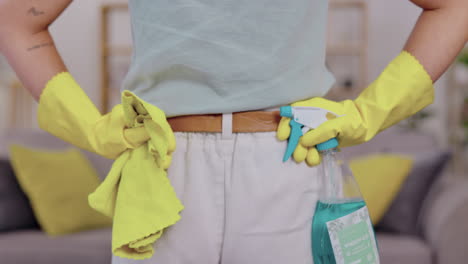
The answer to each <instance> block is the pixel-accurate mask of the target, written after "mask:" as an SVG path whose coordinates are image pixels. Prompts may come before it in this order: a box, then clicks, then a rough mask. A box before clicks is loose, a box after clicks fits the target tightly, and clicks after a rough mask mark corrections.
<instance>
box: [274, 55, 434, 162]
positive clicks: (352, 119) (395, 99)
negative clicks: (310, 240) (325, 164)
mask: <svg viewBox="0 0 468 264" xmlns="http://www.w3.org/2000/svg"><path fill="white" fill-rule="evenodd" d="M433 100H434V88H433V84H432V80H431V78H430V76H429V75H428V74H427V72H426V71H425V69H424V68H423V66H422V65H421V64H420V63H419V62H418V61H417V60H416V58H415V57H413V56H412V55H411V54H409V53H408V52H406V51H403V52H402V53H401V54H400V55H399V56H397V57H396V58H395V59H394V60H393V61H392V62H391V63H390V64H389V65H388V66H387V67H386V68H385V70H384V71H383V72H382V73H381V74H380V76H379V77H378V78H377V79H376V80H375V81H374V82H373V83H372V84H371V85H370V86H368V87H367V88H366V89H365V90H364V91H363V92H362V93H361V94H360V95H359V96H358V98H357V99H356V100H345V101H342V102H333V101H330V100H326V99H323V98H319V97H317V98H312V99H309V100H305V101H301V102H297V103H294V104H293V106H306V107H318V108H322V109H325V110H328V111H329V112H331V113H334V114H335V115H336V118H331V120H328V121H326V122H325V123H323V124H322V125H320V126H319V127H317V128H316V129H313V130H311V131H309V132H307V133H306V134H305V135H304V136H302V138H301V140H300V144H298V145H297V147H296V149H295V151H294V154H293V157H294V160H295V161H296V162H302V161H304V160H305V161H306V162H307V164H308V165H310V166H314V165H317V164H319V163H320V156H319V153H318V152H317V150H316V149H315V146H316V145H317V144H320V143H322V142H325V141H327V140H329V139H331V138H334V137H337V138H338V141H339V143H340V147H349V146H353V145H358V144H361V143H364V142H367V141H369V140H371V139H372V138H373V137H374V136H375V135H376V134H377V133H379V132H380V131H382V130H384V129H386V128H388V127H390V126H392V125H394V124H396V123H398V122H399V121H401V120H403V119H405V118H407V117H409V116H411V115H413V114H415V113H416V112H418V111H420V110H421V109H423V108H424V107H426V106H428V105H429V104H431V103H432V101H433ZM289 121H290V119H289V118H285V117H283V118H282V119H281V122H280V124H279V126H278V131H277V137H278V139H279V140H286V139H288V138H289V134H290V130H291V129H290V127H289Z"/></svg>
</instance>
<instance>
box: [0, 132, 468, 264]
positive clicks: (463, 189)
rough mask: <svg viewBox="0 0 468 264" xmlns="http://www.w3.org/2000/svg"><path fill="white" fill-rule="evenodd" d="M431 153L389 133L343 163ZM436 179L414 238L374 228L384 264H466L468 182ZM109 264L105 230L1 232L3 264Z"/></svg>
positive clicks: (415, 140) (412, 138)
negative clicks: (60, 233) (379, 155)
mask: <svg viewBox="0 0 468 264" xmlns="http://www.w3.org/2000/svg"><path fill="white" fill-rule="evenodd" d="M11 143H19V144H22V145H25V146H28V147H31V148H46V149H49V150H54V149H63V148H67V147H70V146H69V145H68V144H67V143H65V142H63V141H61V140H59V139H57V138H54V137H52V136H50V135H48V134H46V133H44V132H40V131H26V130H16V131H9V132H8V133H6V134H4V135H2V136H1V137H0V158H1V159H4V160H8V157H9V155H8V145H9V144H11ZM431 151H438V149H437V148H436V147H435V144H434V142H433V141H432V139H431V137H429V136H427V135H421V134H419V133H408V132H401V131H394V130H391V131H386V132H384V133H382V134H381V135H379V136H378V137H376V138H375V140H373V141H372V142H369V143H366V144H363V145H361V146H357V147H351V148H348V149H346V150H344V151H343V154H344V156H345V158H346V159H351V158H353V157H356V156H362V155H367V154H370V153H381V152H392V153H403V154H406V155H413V156H414V155H419V154H420V153H427V152H431ZM83 153H84V154H85V155H86V156H87V157H88V159H89V160H90V161H91V163H92V164H93V166H95V168H96V170H97V171H98V173H99V175H100V177H102V178H104V177H105V175H106V172H107V170H108V169H109V168H110V166H111V161H110V160H107V159H104V158H102V157H99V156H97V155H95V154H92V153H88V152H85V151H83ZM440 174H441V175H439V176H438V177H437V180H436V181H435V183H434V184H431V186H430V188H428V190H427V195H426V198H425V199H424V202H423V204H421V208H422V209H421V211H420V212H419V213H418V214H419V216H418V219H419V220H418V230H419V232H418V233H417V234H405V233H401V232H391V231H388V230H385V229H382V228H379V226H377V227H376V230H377V231H376V235H377V240H378V245H379V249H380V254H381V263H382V264H462V263H463V264H465V263H468V178H466V179H464V177H463V176H462V175H459V176H454V175H450V173H449V172H448V171H447V170H445V171H444V172H443V173H440ZM0 176H1V175H0ZM464 176H465V177H466V176H467V175H464ZM0 187H1V186H0ZM1 190H2V189H1V188H0V191H1ZM1 199H2V193H0V219H1V218H2V217H5V216H6V214H12V213H14V212H5V211H2V208H1V206H2V201H1ZM397 209H398V208H397ZM2 214H3V215H2ZM0 222H1V221H0ZM0 230H1V227H0ZM110 262H111V230H110V229H109V228H106V229H98V230H89V231H85V232H79V233H74V234H69V235H63V236H59V237H49V236H48V235H46V234H45V233H44V232H43V231H41V229H40V227H39V226H37V225H35V226H34V225H33V226H32V227H29V228H20V229H13V230H6V231H5V230H4V231H1V232H0V263H2V264H23V263H24V264H26V263H27V264H42V263H47V264H55V263H67V264H73V263H80V264H82V263H87V264H94V263H96V264H97V263H110ZM168 264H170V263H168ZM239 264H241V263H239Z"/></svg>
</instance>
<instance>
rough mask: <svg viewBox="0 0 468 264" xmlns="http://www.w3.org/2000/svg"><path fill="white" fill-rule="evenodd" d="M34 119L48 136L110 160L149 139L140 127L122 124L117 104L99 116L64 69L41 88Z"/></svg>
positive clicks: (121, 111) (119, 106)
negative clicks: (50, 135)
mask: <svg viewBox="0 0 468 264" xmlns="http://www.w3.org/2000/svg"><path fill="white" fill-rule="evenodd" d="M38 122H39V126H40V128H42V129H43V130H45V131H47V132H49V133H51V134H52V135H54V136H56V137H58V138H61V139H63V140H64V141H66V142H69V143H71V144H73V145H75V146H77V147H79V148H82V149H85V150H88V151H91V152H94V153H97V154H99V155H101V156H104V157H106V158H110V159H115V158H117V157H118V156H119V154H120V153H122V152H124V151H125V150H126V149H128V148H135V147H137V146H139V145H141V144H142V143H144V142H146V141H147V140H148V139H149V135H148V133H147V132H146V130H145V129H144V128H143V127H133V126H129V125H128V124H127V123H126V121H125V117H124V112H123V107H122V105H120V104H119V105H117V106H115V107H114V108H113V109H112V111H111V112H110V113H108V114H106V115H101V114H100V113H99V111H98V109H97V108H96V106H95V105H94V104H93V102H92V101H91V100H90V99H89V97H88V96H87V95H86V94H85V92H84V91H83V90H82V89H81V88H80V86H79V85H78V84H77V83H76V82H75V80H74V79H73V77H72V76H71V75H70V74H69V73H68V72H62V73H59V74H57V75H56V76H54V77H53V78H52V79H51V80H50V81H49V82H48V83H47V85H46V87H45V88H44V90H43V92H42V94H41V97H40V100H39V109H38Z"/></svg>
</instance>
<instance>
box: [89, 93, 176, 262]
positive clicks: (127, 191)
mask: <svg viewBox="0 0 468 264" xmlns="http://www.w3.org/2000/svg"><path fill="white" fill-rule="evenodd" d="M122 105H123V107H124V113H125V115H126V118H127V121H128V122H129V124H130V123H133V124H131V125H132V126H141V125H143V126H144V127H145V128H146V129H147V131H148V133H149V135H150V137H151V139H150V140H149V141H148V142H147V143H146V144H143V145H141V146H139V147H137V148H136V149H129V150H127V151H125V152H124V153H122V154H121V155H120V156H119V157H118V158H117V160H116V161H115V162H114V164H113V165H112V168H111V170H110V172H109V174H108V175H107V177H106V179H105V180H104V182H103V183H102V184H101V185H100V186H99V187H98V188H97V189H96V191H95V192H94V193H92V194H91V195H90V196H89V203H90V205H91V207H93V208H94V209H96V210H98V211H100V212H102V213H104V214H105V215H108V216H110V217H113V218H114V224H113V230H112V250H113V253H114V254H115V255H116V256H120V257H125V258H132V259H145V258H149V257H151V256H152V255H153V243H154V242H155V241H156V240H157V239H158V238H160V237H161V235H162V233H163V229H164V228H166V227H168V226H171V225H173V224H175V223H176V222H177V221H178V220H179V219H180V216H179V212H180V211H181V210H183V205H182V204H181V202H180V201H179V199H178V198H177V197H176V194H175V192H174V190H173V188H172V186H171V183H170V182H169V179H168V178H167V175H166V171H165V167H168V165H169V163H170V161H166V162H167V163H166V164H164V160H168V159H166V153H167V152H168V148H169V146H168V142H170V141H171V140H168V138H167V137H168V136H173V134H172V131H171V130H170V127H169V125H168V124H167V121H166V119H165V116H164V113H162V111H161V110H160V109H158V108H156V107H154V106H152V105H150V104H148V103H145V102H144V101H142V100H141V99H139V98H138V97H136V96H135V95H134V94H132V93H131V92H128V91H125V92H124V93H123V95H122ZM161 123H162V124H167V127H164V126H161V125H160V124H161ZM169 131H170V133H169ZM168 134H169V135H168ZM174 142H175V140H174Z"/></svg>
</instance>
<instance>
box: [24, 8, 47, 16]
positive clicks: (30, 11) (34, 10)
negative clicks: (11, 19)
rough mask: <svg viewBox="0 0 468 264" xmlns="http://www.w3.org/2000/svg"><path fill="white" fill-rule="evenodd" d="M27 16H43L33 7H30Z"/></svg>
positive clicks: (42, 12) (41, 12)
mask: <svg viewBox="0 0 468 264" xmlns="http://www.w3.org/2000/svg"><path fill="white" fill-rule="evenodd" d="M28 14H29V15H33V16H41V15H43V14H44V11H41V10H37V9H36V8H35V7H31V8H30V9H29V10H28Z"/></svg>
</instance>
